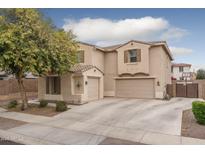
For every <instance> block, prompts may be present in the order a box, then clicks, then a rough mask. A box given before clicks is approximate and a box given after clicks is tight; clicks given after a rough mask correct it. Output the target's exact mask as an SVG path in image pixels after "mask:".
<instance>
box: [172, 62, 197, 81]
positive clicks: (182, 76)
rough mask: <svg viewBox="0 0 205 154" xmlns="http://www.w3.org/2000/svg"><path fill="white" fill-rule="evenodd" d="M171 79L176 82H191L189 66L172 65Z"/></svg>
mask: <svg viewBox="0 0 205 154" xmlns="http://www.w3.org/2000/svg"><path fill="white" fill-rule="evenodd" d="M171 71H172V77H173V78H174V79H176V80H187V81H190V80H192V78H193V77H192V75H193V72H191V64H185V63H172V68H171Z"/></svg>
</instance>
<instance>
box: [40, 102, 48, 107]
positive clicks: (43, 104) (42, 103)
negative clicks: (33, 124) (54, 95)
mask: <svg viewBox="0 0 205 154" xmlns="http://www.w3.org/2000/svg"><path fill="white" fill-rule="evenodd" d="M47 105H48V101H46V100H41V101H40V104H39V107H46V106H47Z"/></svg>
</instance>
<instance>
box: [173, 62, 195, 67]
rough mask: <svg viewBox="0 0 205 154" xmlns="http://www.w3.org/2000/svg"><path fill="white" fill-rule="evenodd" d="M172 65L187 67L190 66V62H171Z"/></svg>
mask: <svg viewBox="0 0 205 154" xmlns="http://www.w3.org/2000/svg"><path fill="white" fill-rule="evenodd" d="M172 66H174V67H179V66H188V67H191V64H186V63H172Z"/></svg>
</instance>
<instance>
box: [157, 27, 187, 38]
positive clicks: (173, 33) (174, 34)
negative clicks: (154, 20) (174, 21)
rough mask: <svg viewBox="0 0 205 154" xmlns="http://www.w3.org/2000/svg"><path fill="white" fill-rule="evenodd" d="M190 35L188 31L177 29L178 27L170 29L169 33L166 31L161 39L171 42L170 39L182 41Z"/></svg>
mask: <svg viewBox="0 0 205 154" xmlns="http://www.w3.org/2000/svg"><path fill="white" fill-rule="evenodd" d="M187 34H188V31H187V30H185V29H181V28H177V27H173V28H170V29H168V30H167V31H165V32H164V33H163V34H162V35H161V39H163V40H170V39H177V40H179V39H181V38H182V37H184V36H185V35H187Z"/></svg>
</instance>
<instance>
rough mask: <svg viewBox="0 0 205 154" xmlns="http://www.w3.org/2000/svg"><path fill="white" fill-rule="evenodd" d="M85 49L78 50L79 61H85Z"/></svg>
mask: <svg viewBox="0 0 205 154" xmlns="http://www.w3.org/2000/svg"><path fill="white" fill-rule="evenodd" d="M84 59H85V58H84V50H79V51H78V52H77V63H84Z"/></svg>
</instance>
